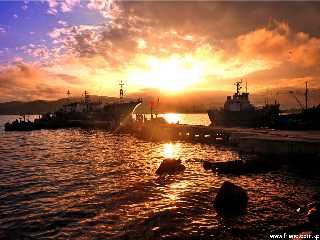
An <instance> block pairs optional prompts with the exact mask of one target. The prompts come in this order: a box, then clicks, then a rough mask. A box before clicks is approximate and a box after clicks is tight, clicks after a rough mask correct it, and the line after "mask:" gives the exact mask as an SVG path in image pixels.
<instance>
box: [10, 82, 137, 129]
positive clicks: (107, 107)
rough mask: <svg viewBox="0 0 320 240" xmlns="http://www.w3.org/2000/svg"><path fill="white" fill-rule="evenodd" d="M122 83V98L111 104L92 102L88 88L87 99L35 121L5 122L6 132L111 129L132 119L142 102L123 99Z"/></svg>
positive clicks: (85, 96) (65, 106)
mask: <svg viewBox="0 0 320 240" xmlns="http://www.w3.org/2000/svg"><path fill="white" fill-rule="evenodd" d="M122 85H123V84H122V83H121V89H120V100H119V101H116V102H112V103H102V102H91V101H90V97H89V95H88V93H87V91H85V94H84V101H79V102H72V103H69V104H66V105H64V106H62V107H61V108H60V109H59V110H58V111H56V112H54V113H47V114H44V115H42V116H41V118H39V119H35V120H34V122H30V121H22V120H20V121H18V120H16V121H14V122H12V123H6V124H5V130H6V131H26V130H35V129H42V128H64V127H102V128H108V129H112V128H115V127H117V126H119V124H120V123H121V122H124V121H126V120H128V119H131V117H132V113H133V111H134V109H135V108H136V107H137V106H138V105H140V104H141V103H142V100H141V99H137V100H134V101H126V100H124V99H123V90H122Z"/></svg>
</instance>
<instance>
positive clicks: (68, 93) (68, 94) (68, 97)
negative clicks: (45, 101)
mask: <svg viewBox="0 0 320 240" xmlns="http://www.w3.org/2000/svg"><path fill="white" fill-rule="evenodd" d="M70 95H71V92H70V90H69V89H68V91H67V99H68V101H70Z"/></svg>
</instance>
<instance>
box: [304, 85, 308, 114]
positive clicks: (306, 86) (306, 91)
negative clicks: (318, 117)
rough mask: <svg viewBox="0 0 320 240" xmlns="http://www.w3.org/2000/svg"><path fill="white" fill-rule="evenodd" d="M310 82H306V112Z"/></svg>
mask: <svg viewBox="0 0 320 240" xmlns="http://www.w3.org/2000/svg"><path fill="white" fill-rule="evenodd" d="M308 92H309V91H308V82H307V81H306V92H305V93H304V95H305V100H306V110H307V109H308Z"/></svg>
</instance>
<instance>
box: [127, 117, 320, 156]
mask: <svg viewBox="0 0 320 240" xmlns="http://www.w3.org/2000/svg"><path fill="white" fill-rule="evenodd" d="M133 133H134V134H135V135H136V136H137V137H140V138H144V139H148V140H151V141H162V140H165V141H168V140H170V141H171V140H172V141H187V142H194V143H206V144H224V145H229V146H233V147H235V148H236V149H237V150H239V151H241V152H245V153H255V154H265V155H283V156H285V155H308V156H315V157H317V158H320V131H285V130H273V129H254V128H225V127H208V126H202V125H187V124H152V123H147V124H143V125H140V126H139V125H137V126H136V127H135V128H134V129H133Z"/></svg>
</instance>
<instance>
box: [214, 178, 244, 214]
mask: <svg viewBox="0 0 320 240" xmlns="http://www.w3.org/2000/svg"><path fill="white" fill-rule="evenodd" d="M247 205H248V194H247V192H246V191H245V190H244V189H243V188H242V187H239V186H237V185H235V184H233V183H231V182H228V181H226V182H224V183H223V184H222V186H221V188H220V189H219V192H218V194H217V196H216V198H215V200H214V207H215V208H216V209H217V210H218V211H221V212H226V213H231V214H237V213H240V212H243V211H244V210H245V209H246V207H247Z"/></svg>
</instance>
